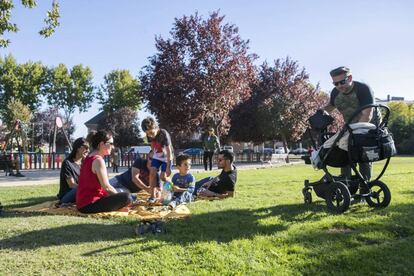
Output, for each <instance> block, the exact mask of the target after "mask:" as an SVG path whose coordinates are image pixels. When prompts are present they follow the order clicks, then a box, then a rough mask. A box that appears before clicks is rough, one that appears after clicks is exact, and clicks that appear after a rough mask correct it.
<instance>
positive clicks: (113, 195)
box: [76, 130, 131, 213]
mask: <svg viewBox="0 0 414 276" xmlns="http://www.w3.org/2000/svg"><path fill="white" fill-rule="evenodd" d="M89 137H90V138H89V144H90V146H91V147H92V149H93V151H92V152H91V153H90V155H89V156H88V157H86V158H85V160H84V162H83V164H82V167H81V171H80V176H79V185H78V191H77V193H76V207H77V208H78V210H79V211H80V212H81V213H100V212H110V211H117V210H119V209H122V208H123V207H125V206H128V205H129V204H130V203H131V200H130V196H129V193H117V191H116V190H115V188H114V187H112V186H111V185H110V184H109V181H108V172H107V170H106V166H105V161H104V157H105V156H107V155H110V154H111V150H112V148H113V144H114V139H113V137H112V135H111V134H110V133H107V132H106V131H102V130H100V131H98V132H95V133H92V134H90V135H89Z"/></svg>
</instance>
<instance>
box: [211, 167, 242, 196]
mask: <svg viewBox="0 0 414 276" xmlns="http://www.w3.org/2000/svg"><path fill="white" fill-rule="evenodd" d="M217 178H218V179H217V180H216V181H214V182H213V183H212V184H211V186H210V187H209V190H210V191H212V192H214V193H217V194H224V193H226V192H233V191H234V187H235V186H236V181H237V168H236V167H235V166H233V169H232V170H231V171H229V172H225V171H224V170H222V171H221V173H220V175H219V176H218V177H217Z"/></svg>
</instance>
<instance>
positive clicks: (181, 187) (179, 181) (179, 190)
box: [168, 154, 195, 208]
mask: <svg viewBox="0 0 414 276" xmlns="http://www.w3.org/2000/svg"><path fill="white" fill-rule="evenodd" d="M176 166H177V169H178V173H176V174H174V176H173V178H172V183H173V184H174V186H173V192H174V194H173V197H172V201H171V202H170V204H169V205H168V206H169V207H170V208H175V206H177V205H180V204H182V203H189V202H191V201H193V192H194V186H195V178H194V176H193V175H192V174H191V173H190V168H191V156H189V155H187V154H181V155H178V156H177V159H176Z"/></svg>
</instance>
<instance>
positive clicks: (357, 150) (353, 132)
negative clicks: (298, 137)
mask: <svg viewBox="0 0 414 276" xmlns="http://www.w3.org/2000/svg"><path fill="white" fill-rule="evenodd" d="M367 108H372V109H373V118H374V122H373V123H372V124H370V123H357V124H352V123H351V122H352V121H353V120H354V118H356V116H359V114H360V113H361V111H363V110H364V109H367ZM389 114H390V110H389V108H388V107H386V106H384V105H374V104H370V105H366V106H363V107H361V108H360V109H359V110H357V111H356V112H355V113H354V114H353V115H352V116H351V118H350V119H349V121H348V122H346V124H345V125H344V127H343V128H342V130H341V131H339V132H338V133H337V134H335V133H329V132H327V127H328V126H329V125H330V124H331V123H332V122H333V118H332V117H331V116H329V115H328V114H324V113H323V112H321V111H318V112H317V113H316V114H315V115H313V116H311V117H310V118H309V123H310V129H308V133H309V134H310V138H311V141H312V144H313V147H314V149H315V151H314V152H313V154H312V157H311V158H309V159H308V160H305V162H306V161H307V162H306V163H308V164H309V163H312V164H313V165H314V167H316V168H318V169H322V170H323V171H324V172H325V175H324V176H323V177H322V179H320V180H319V181H317V182H309V180H305V183H304V184H305V187H304V188H303V190H302V192H303V196H304V202H305V203H306V204H310V203H312V193H311V192H312V189H313V190H314V191H315V193H316V195H317V196H318V197H320V198H323V199H325V201H326V205H327V207H328V210H329V211H331V212H333V213H343V212H345V211H346V210H347V209H348V208H349V206H350V205H351V203H352V204H353V203H358V202H361V200H362V199H365V201H366V202H367V203H368V205H369V206H371V207H386V206H388V205H389V204H390V201H391V192H390V190H389V188H388V187H387V185H386V184H385V183H384V182H382V181H380V180H379V179H380V178H381V177H382V175H383V174H384V172H385V170H386V169H387V167H388V164H389V161H390V159H391V156H393V155H395V154H396V153H397V152H396V149H395V145H394V140H393V138H392V134H391V133H390V132H389V131H388V129H387V123H388V117H389ZM363 124H364V126H369V128H362V129H361V128H358V127H356V125H359V126H361V125H363ZM315 134H316V135H317V136H318V137H317V139H315V137H314V136H315ZM341 139H342V140H341ZM328 140H329V143H330V144H331V146H330V147H329V146H328V147H324V144H325V143H326V144H328ZM340 142H342V148H341V147H340ZM344 142H345V143H344ZM344 144H346V145H345V149H344ZM316 149H317V150H316ZM384 159H386V162H385V164H384V167H383V169H382V171H381V172H380V174H379V175H378V176H377V177H376V178H375V179H374V180H371V181H367V180H366V179H364V177H363V176H362V174H361V173H360V172H359V171H358V170H357V169H356V164H357V163H365V162H375V161H380V160H384ZM327 166H330V167H345V166H350V167H351V168H352V171H353V172H354V173H355V174H354V175H352V176H350V177H349V176H344V175H340V176H333V175H332V174H331V173H329V171H328V169H327Z"/></svg>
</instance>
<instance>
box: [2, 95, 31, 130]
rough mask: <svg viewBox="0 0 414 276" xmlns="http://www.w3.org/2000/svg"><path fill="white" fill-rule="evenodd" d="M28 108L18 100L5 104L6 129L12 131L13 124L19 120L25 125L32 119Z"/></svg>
mask: <svg viewBox="0 0 414 276" xmlns="http://www.w3.org/2000/svg"><path fill="white" fill-rule="evenodd" d="M32 116H33V114H32V112H31V111H30V108H29V107H28V106H27V105H25V104H23V103H22V102H21V101H20V100H18V99H11V100H10V101H9V102H8V103H7V112H6V113H5V114H4V119H5V120H4V121H5V123H6V125H7V127H8V129H12V128H13V127H14V125H15V122H16V121H17V120H19V121H20V122H21V123H22V124H24V125H27V124H28V123H29V122H30V120H31V119H32Z"/></svg>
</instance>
